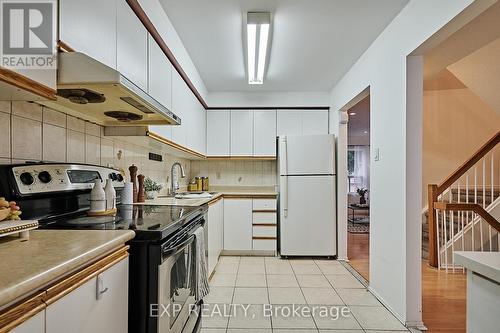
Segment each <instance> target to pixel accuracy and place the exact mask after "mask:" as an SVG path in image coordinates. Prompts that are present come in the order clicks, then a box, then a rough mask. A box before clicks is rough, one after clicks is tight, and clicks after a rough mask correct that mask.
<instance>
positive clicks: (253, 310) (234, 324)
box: [228, 304, 271, 329]
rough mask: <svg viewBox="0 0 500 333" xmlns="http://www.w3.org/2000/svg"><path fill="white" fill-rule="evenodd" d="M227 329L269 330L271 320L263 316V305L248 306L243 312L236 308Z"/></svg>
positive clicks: (241, 309) (241, 308)
mask: <svg viewBox="0 0 500 333" xmlns="http://www.w3.org/2000/svg"><path fill="white" fill-rule="evenodd" d="M228 328H245V329H248V328H269V329H270V328H271V318H270V317H265V316H264V311H263V305H255V304H252V305H249V306H248V309H247V310H246V311H245V310H244V309H243V307H241V306H238V307H237V309H236V313H235V315H234V316H232V317H231V318H229V326H228Z"/></svg>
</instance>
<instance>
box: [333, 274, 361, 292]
mask: <svg viewBox="0 0 500 333" xmlns="http://www.w3.org/2000/svg"><path fill="white" fill-rule="evenodd" d="M325 276H326V278H327V279H328V281H330V283H331V284H332V286H333V287H334V288H335V289H337V288H361V289H364V288H365V287H364V286H363V285H362V284H361V283H360V282H359V281H358V280H357V279H356V278H355V277H354V276H353V275H325Z"/></svg>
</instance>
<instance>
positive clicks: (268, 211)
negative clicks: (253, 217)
mask: <svg viewBox="0 0 500 333" xmlns="http://www.w3.org/2000/svg"><path fill="white" fill-rule="evenodd" d="M276 212H277V211H276V209H254V210H253V211H252V213H273V214H274V213H276Z"/></svg>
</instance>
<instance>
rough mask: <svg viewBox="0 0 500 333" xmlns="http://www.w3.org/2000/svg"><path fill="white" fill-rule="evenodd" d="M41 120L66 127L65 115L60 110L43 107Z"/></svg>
mask: <svg viewBox="0 0 500 333" xmlns="http://www.w3.org/2000/svg"><path fill="white" fill-rule="evenodd" d="M43 122H44V123H45V124H51V125H56V126H59V127H66V115H65V114H64V113H62V112H59V111H56V110H52V109H49V108H47V107H44V108H43Z"/></svg>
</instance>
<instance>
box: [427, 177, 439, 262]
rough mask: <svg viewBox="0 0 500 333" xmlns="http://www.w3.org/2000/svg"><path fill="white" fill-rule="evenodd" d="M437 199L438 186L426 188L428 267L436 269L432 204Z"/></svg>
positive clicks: (433, 185)
mask: <svg viewBox="0 0 500 333" xmlns="http://www.w3.org/2000/svg"><path fill="white" fill-rule="evenodd" d="M437 198H438V186H437V185H435V184H431V185H429V186H428V188H427V201H428V207H429V209H428V216H427V221H428V223H429V265H431V266H432V267H438V253H437V229H436V213H435V209H434V203H435V202H437Z"/></svg>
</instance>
